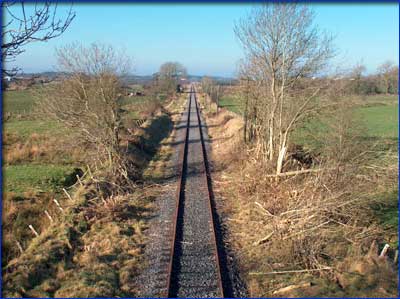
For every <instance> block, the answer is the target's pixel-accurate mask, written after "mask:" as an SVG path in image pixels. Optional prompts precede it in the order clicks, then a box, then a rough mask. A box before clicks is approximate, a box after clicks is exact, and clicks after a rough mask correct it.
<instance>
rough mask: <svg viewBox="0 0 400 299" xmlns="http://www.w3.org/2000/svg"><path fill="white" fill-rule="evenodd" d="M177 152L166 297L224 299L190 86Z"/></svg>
mask: <svg viewBox="0 0 400 299" xmlns="http://www.w3.org/2000/svg"><path fill="white" fill-rule="evenodd" d="M186 114H187V123H186V128H185V130H186V135H185V138H184V142H183V143H182V147H181V150H180V157H179V161H180V166H179V170H180V173H179V183H178V188H177V193H176V212H175V215H174V220H173V230H172V234H173V238H172V240H173V241H172V244H171V252H170V261H169V269H168V277H167V288H166V294H165V296H166V297H224V288H223V283H222V278H221V269H220V259H219V254H218V247H217V241H216V232H215V227H214V219H213V211H212V205H211V199H212V198H211V196H212V195H211V190H210V182H209V177H208V176H209V172H208V163H207V154H206V149H205V143H204V138H203V132H202V128H201V117H200V111H199V108H198V104H197V99H196V93H195V90H194V88H193V87H191V91H190V94H189V101H188V107H187V112H186Z"/></svg>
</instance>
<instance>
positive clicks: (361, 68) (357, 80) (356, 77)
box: [350, 62, 367, 94]
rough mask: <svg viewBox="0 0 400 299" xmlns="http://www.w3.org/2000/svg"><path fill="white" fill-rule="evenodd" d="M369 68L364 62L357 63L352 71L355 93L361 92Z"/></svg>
mask: <svg viewBox="0 0 400 299" xmlns="http://www.w3.org/2000/svg"><path fill="white" fill-rule="evenodd" d="M366 70H367V68H366V67H365V65H364V64H363V63H362V62H359V63H357V64H356V65H355V66H354V67H353V68H352V70H351V72H350V77H351V80H352V81H353V84H351V85H352V87H353V92H354V93H355V94H360V93H361V91H362V79H363V75H364V73H365V71H366Z"/></svg>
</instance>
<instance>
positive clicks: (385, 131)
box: [354, 104, 399, 139]
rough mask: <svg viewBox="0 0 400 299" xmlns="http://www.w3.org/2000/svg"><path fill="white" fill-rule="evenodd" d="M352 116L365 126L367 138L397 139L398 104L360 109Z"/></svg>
mask: <svg viewBox="0 0 400 299" xmlns="http://www.w3.org/2000/svg"><path fill="white" fill-rule="evenodd" d="M354 115H355V117H357V118H358V119H360V121H361V122H362V123H363V124H364V125H365V127H366V128H367V134H368V136H369V137H379V138H395V139H397V138H398V135H399V127H398V123H399V114H398V104H393V105H388V106H383V105H379V106H370V107H360V108H357V109H356V110H355V111H354Z"/></svg>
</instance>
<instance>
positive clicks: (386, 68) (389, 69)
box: [378, 61, 398, 93]
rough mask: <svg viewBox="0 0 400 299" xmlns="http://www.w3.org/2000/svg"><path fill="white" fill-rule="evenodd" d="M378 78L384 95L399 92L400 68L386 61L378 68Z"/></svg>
mask: <svg viewBox="0 0 400 299" xmlns="http://www.w3.org/2000/svg"><path fill="white" fill-rule="evenodd" d="M378 77H379V81H380V83H381V86H382V89H383V91H384V93H396V92H397V79H398V67H397V66H395V64H394V63H393V62H391V61H386V62H384V63H382V64H381V65H380V66H379V67H378Z"/></svg>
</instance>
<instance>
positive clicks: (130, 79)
mask: <svg viewBox="0 0 400 299" xmlns="http://www.w3.org/2000/svg"><path fill="white" fill-rule="evenodd" d="M65 75H66V73H63V72H41V73H22V74H19V75H18V77H19V78H32V77H46V78H48V79H49V80H54V79H57V78H59V77H64V76H65ZM203 77H204V76H199V75H188V76H187V79H188V80H189V81H191V82H200V81H201V79H202V78H203ZM208 77H210V78H211V79H213V80H214V81H216V82H218V83H219V84H231V83H234V81H235V78H229V77H221V76H208ZM122 79H123V81H124V83H125V84H147V83H150V82H151V81H152V80H153V75H133V74H131V75H127V76H124V77H123V78H122Z"/></svg>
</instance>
